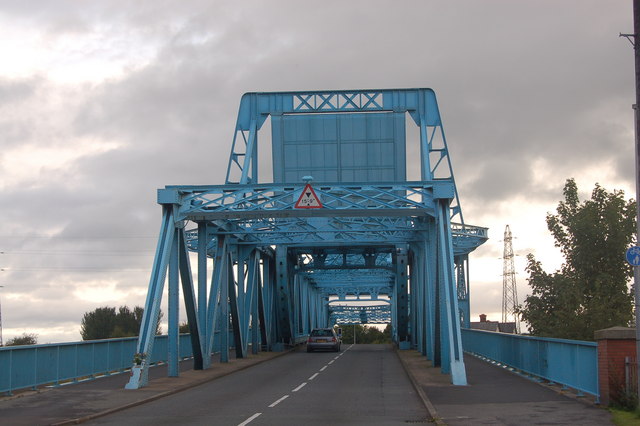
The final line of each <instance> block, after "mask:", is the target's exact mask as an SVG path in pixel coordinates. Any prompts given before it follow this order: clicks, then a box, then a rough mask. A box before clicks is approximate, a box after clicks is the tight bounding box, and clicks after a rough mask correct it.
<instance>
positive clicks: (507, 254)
mask: <svg viewBox="0 0 640 426" xmlns="http://www.w3.org/2000/svg"><path fill="white" fill-rule="evenodd" d="M512 240H513V237H512V235H511V229H510V228H509V225H507V226H506V227H505V228H504V251H503V255H502V322H510V321H511V320H513V322H514V323H515V325H516V333H517V334H520V319H519V317H518V314H517V307H518V289H517V287H516V269H515V266H514V262H513V257H514V256H513V245H512Z"/></svg>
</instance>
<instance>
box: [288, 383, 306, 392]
mask: <svg viewBox="0 0 640 426" xmlns="http://www.w3.org/2000/svg"><path fill="white" fill-rule="evenodd" d="M306 384H307V382H304V383H303V384H301V385H300V386H298V387H297V388H295V389H294V390H292V391H291V392H298V391H299V390H300V389H302V388H303V387H305V385H306Z"/></svg>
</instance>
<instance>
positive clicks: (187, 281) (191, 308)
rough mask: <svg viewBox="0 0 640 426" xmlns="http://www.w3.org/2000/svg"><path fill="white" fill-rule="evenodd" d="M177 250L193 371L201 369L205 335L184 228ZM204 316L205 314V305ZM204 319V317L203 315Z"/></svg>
mask: <svg viewBox="0 0 640 426" xmlns="http://www.w3.org/2000/svg"><path fill="white" fill-rule="evenodd" d="M178 235H179V237H180V238H179V241H178V248H179V250H180V281H182V293H183V299H184V306H185V310H186V314H187V322H188V324H189V332H190V333H191V350H192V353H193V369H194V370H202V369H203V365H204V363H203V356H202V354H203V352H204V348H203V346H204V344H203V343H204V341H205V336H206V333H205V332H204V331H203V327H204V323H202V322H201V321H200V319H199V318H198V312H197V310H196V295H195V291H194V288H193V275H192V274H191V263H190V260H189V253H188V251H187V241H186V238H185V233H184V228H183V229H181V230H180V232H179V233H178ZM204 306H205V314H206V306H207V305H206V304H205V305H204ZM205 318H206V315H205Z"/></svg>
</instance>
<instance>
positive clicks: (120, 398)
mask: <svg viewBox="0 0 640 426" xmlns="http://www.w3.org/2000/svg"><path fill="white" fill-rule="evenodd" d="M363 346H364V345H363ZM389 350H391V349H389ZM398 354H399V356H400V358H401V360H402V361H403V364H405V366H406V368H407V370H408V371H409V373H410V375H411V376H413V378H414V381H415V382H416V383H417V385H418V386H419V387H420V388H421V389H422V391H423V392H424V394H426V397H427V399H428V401H429V402H430V403H431V406H432V409H435V412H436V413H435V414H436V415H437V416H438V417H439V418H440V419H442V420H443V421H444V422H445V423H446V424H448V425H469V424H531V423H541V422H542V423H545V424H548V423H554V424H583V425H605V424H612V422H611V417H610V414H609V413H608V412H607V411H605V410H603V409H599V408H597V407H595V406H593V405H592V404H589V403H588V401H579V400H576V398H570V397H568V396H565V395H562V394H560V393H558V392H556V391H554V390H552V389H550V388H549V387H545V386H541V385H540V384H537V383H534V382H532V381H530V380H528V379H525V378H523V377H520V376H518V375H516V374H513V373H511V372H508V371H506V370H504V369H502V368H499V367H496V366H493V365H491V364H488V363H486V362H484V361H481V360H479V359H476V358H473V357H466V359H465V363H466V365H467V375H468V380H469V385H468V386H453V385H451V384H450V383H449V381H448V379H447V377H446V376H444V375H442V374H441V373H440V369H439V368H429V366H428V363H427V361H425V360H424V357H422V356H420V355H419V354H418V353H417V352H415V351H399V352H398ZM279 355H280V354H277V353H272V352H271V353H270V352H261V353H260V354H259V355H252V356H250V357H248V358H246V359H241V360H236V359H232V360H230V361H231V362H229V363H228V364H216V367H215V368H212V369H210V370H205V371H188V370H189V366H187V365H184V366H182V369H183V374H181V376H180V377H179V378H168V377H165V376H166V372H165V371H162V370H163V369H164V367H157V368H153V369H151V374H152V376H155V377H158V378H157V379H154V380H151V381H150V385H149V386H148V387H147V388H144V389H139V390H135V391H128V390H124V389H123V385H124V383H125V382H126V381H127V380H128V375H127V374H120V375H114V376H111V377H108V378H102V379H97V380H93V381H90V382H83V383H79V384H75V385H69V386H63V387H60V388H55V389H47V390H45V391H38V392H30V393H28V394H24V395H19V396H18V397H4V398H0V417H1V418H2V419H3V421H6V422H7V424H13V425H23V424H24V425H26V424H29V425H30V424H56V423H64V422H67V421H70V420H75V419H82V420H89V419H91V418H94V417H98V416H102V415H104V414H106V413H109V412H116V411H121V410H122V409H124V408H126V407H128V406H134V405H139V404H143V403H145V402H147V401H150V400H155V399H158V398H162V397H163V396H167V395H170V394H173V393H176V392H179V391H181V390H185V389H189V388H193V387H194V386H195V385H197V384H201V383H203V382H204V381H210V380H213V379H215V378H217V377H220V376H222V375H226V374H230V373H233V372H234V371H237V370H240V369H243V368H246V367H247V366H251V365H253V364H257V363H259V362H262V361H268V360H269V359H271V358H273V357H276V356H279ZM284 356H287V355H286V354H284ZM256 424H259V421H256Z"/></svg>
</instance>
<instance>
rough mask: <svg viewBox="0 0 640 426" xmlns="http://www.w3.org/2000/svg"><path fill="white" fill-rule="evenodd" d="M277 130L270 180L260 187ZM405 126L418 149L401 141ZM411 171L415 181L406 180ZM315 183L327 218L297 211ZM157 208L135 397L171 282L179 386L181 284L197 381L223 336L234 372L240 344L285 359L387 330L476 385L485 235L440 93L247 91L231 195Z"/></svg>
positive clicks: (170, 198)
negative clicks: (344, 327) (473, 325)
mask: <svg viewBox="0 0 640 426" xmlns="http://www.w3.org/2000/svg"><path fill="white" fill-rule="evenodd" d="M269 118H270V120H271V123H270V124H271V154H272V156H271V157H272V169H273V182H271V183H259V182H258V172H259V170H258V166H259V164H258V147H259V143H258V135H259V133H260V129H261V128H262V126H263V125H264V123H265V122H266V121H267V119H269ZM407 123H409V124H411V123H413V124H415V125H416V126H417V127H418V132H416V134H419V136H418V137H417V140H415V141H408V140H407V133H406V125H407ZM266 139H269V138H266ZM267 147H268V145H267ZM407 152H410V153H414V155H407ZM411 161H413V163H412V162H411ZM408 168H409V169H410V170H413V169H416V170H420V176H421V179H420V180H419V181H408V180H407V178H406V175H407V169H408ZM307 183H309V184H310V185H312V188H313V190H314V192H315V194H316V196H317V198H318V202H319V204H321V208H297V206H296V205H297V204H298V203H297V202H298V200H299V199H300V196H301V193H302V191H303V189H304V188H305V185H306V184H307ZM158 203H159V204H160V205H161V206H162V224H161V229H160V235H159V239H158V245H157V250H156V255H155V260H154V264H153V269H152V272H151V278H150V282H149V291H148V295H147V300H146V305H145V311H144V318H143V322H142V327H141V330H140V337H139V340H138V352H139V353H140V354H142V356H141V358H142V359H143V361H142V363H141V365H140V366H137V367H135V366H134V367H135V368H136V371H135V374H133V375H132V379H131V381H130V383H129V384H128V385H127V387H128V388H137V387H140V386H144V385H145V384H146V383H147V380H148V379H147V377H148V376H147V374H148V373H147V371H148V365H146V361H145V357H144V354H147V353H150V352H151V349H152V347H153V342H154V336H155V334H154V333H155V324H156V323H157V320H158V314H159V309H160V303H161V299H162V297H163V290H164V285H165V282H168V322H169V339H168V340H169V375H170V376H176V375H178V350H177V348H178V308H179V299H180V296H179V293H180V291H179V290H180V287H181V288H182V295H183V296H182V298H183V300H184V306H185V309H186V314H187V318H188V323H189V329H190V333H191V342H192V346H193V353H194V358H195V368H196V369H203V368H209V367H210V359H211V356H210V355H211V353H212V350H213V347H214V340H215V339H216V338H218V339H219V341H218V342H216V346H217V347H219V348H220V349H221V361H222V362H226V361H228V359H229V348H230V347H234V348H235V355H236V357H245V356H247V354H248V351H249V350H251V351H252V352H253V353H257V352H258V351H259V350H260V349H263V350H281V349H282V348H283V346H284V345H288V344H295V343H298V342H302V341H304V340H305V338H306V336H307V335H308V334H309V332H310V330H311V329H312V328H314V327H327V326H330V325H332V324H336V323H338V324H348V323H368V324H377V323H391V324H392V328H393V338H394V341H395V342H396V344H398V346H399V347H400V348H401V349H408V348H416V349H417V350H419V351H421V353H422V354H423V355H425V356H427V357H428V358H429V359H430V360H432V361H433V362H434V364H435V365H439V366H441V369H442V372H443V373H450V374H451V377H452V382H453V383H454V384H466V373H465V369H464V363H463V360H462V345H461V338H460V327H461V325H462V326H468V325H469V283H468V266H467V264H468V255H469V253H470V252H471V251H473V250H474V249H475V248H476V247H478V246H479V245H481V244H482V243H483V242H484V241H486V239H487V230H486V228H481V227H476V226H471V225H468V224H465V222H464V219H463V216H462V211H461V209H460V204H459V201H458V192H457V188H456V185H455V180H454V176H453V171H452V168H451V161H450V158H449V152H448V149H447V144H446V140H445V135H444V130H443V127H442V122H441V118H440V113H439V110H438V106H437V102H436V97H435V93H434V92H433V91H432V90H430V89H401V90H353V91H319V92H284V93H283V92H279V93H248V94H245V95H244V96H243V97H242V100H241V103H240V109H239V113H238V119H237V122H236V128H235V133H234V138H233V142H232V147H231V155H230V158H229V163H228V167H227V172H226V182H225V184H224V185H204V186H189V185H180V186H167V187H165V188H163V189H159V190H158ZM192 256H193V257H194V258H195V260H196V263H197V269H196V271H197V274H194V273H193V272H194V271H192V269H191V260H192V259H191V258H192ZM354 301H357V302H358V304H356V303H355V302H354ZM363 304H364V305H363ZM216 336H219V337H216ZM230 340H233V342H231V341H230Z"/></svg>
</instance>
